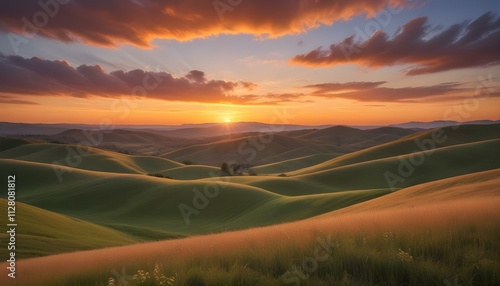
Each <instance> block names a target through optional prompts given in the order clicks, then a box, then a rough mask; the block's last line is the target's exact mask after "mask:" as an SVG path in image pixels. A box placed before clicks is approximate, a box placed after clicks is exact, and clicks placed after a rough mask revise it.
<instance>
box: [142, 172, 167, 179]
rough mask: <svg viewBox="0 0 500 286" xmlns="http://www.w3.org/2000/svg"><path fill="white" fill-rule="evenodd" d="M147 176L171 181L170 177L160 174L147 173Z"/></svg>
mask: <svg viewBox="0 0 500 286" xmlns="http://www.w3.org/2000/svg"><path fill="white" fill-rule="evenodd" d="M148 176H152V177H158V178H165V179H173V178H172V177H169V176H167V175H162V174H160V173H149V174H148Z"/></svg>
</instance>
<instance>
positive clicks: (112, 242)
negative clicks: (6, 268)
mask: <svg viewBox="0 0 500 286" xmlns="http://www.w3.org/2000/svg"><path fill="white" fill-rule="evenodd" d="M0 209H2V210H5V212H6V210H7V201H6V200H5V199H0ZM16 223H17V225H18V227H17V228H16V245H17V248H16V256H17V258H25V257H33V256H45V255H50V254H55V253H61V252H71V251H76V250H88V249H96V248H104V247H109V246H118V245H126V244H132V243H135V242H137V241H138V240H137V239H135V238H133V237H131V236H129V235H126V234H124V233H121V232H119V231H116V230H113V229H110V228H106V227H103V226H100V225H96V224H92V223H89V222H86V221H82V220H79V219H76V218H72V217H68V216H64V215H60V214H57V213H54V212H50V211H47V210H43V209H40V208H37V207H33V206H30V205H28V204H24V203H21V202H18V203H17V204H16ZM5 228H6V226H5V225H2V228H1V229H2V230H3V231H2V234H1V235H0V239H1V240H2V241H7V235H6V229H5ZM4 246H5V247H2V248H1V249H0V255H1V256H2V257H7V247H6V245H4Z"/></svg>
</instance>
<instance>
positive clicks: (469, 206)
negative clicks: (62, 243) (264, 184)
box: [0, 170, 500, 285]
mask: <svg viewBox="0 0 500 286" xmlns="http://www.w3.org/2000/svg"><path fill="white" fill-rule="evenodd" d="M498 175H499V170H493V171H487V172H481V173H477V174H470V175H465V176H461V177H456V178H451V179H447V180H442V181H437V182H433V183H427V184H423V185H419V186H414V187H411V188H408V189H403V190H400V191H398V192H396V193H394V194H392V195H388V196H384V197H381V198H379V199H376V200H373V201H368V202H365V203H361V204H359V205H356V206H352V207H350V208H351V211H350V212H345V211H344V210H339V211H335V212H332V213H330V214H328V216H321V217H317V218H313V219H308V220H304V221H300V222H294V223H288V224H282V225H275V226H270V227H265V228H257V229H250V230H244V231H236V232H228V233H221V234H212V235H204V236H197V237H191V238H185V239H178V240H170V241H164V242H155V243H146V244H141V245H132V246H124V247H118V248H108V249H102V250H94V251H86V252H78V253H70V254H63V255H57V256H49V257H42V258H35V259H28V260H24V261H23V263H22V264H20V265H19V268H18V275H19V280H18V283H22V285H106V284H107V282H108V279H109V278H110V277H115V278H116V276H114V275H113V273H116V272H118V273H120V274H123V273H122V269H123V271H125V274H127V275H132V274H134V273H135V272H136V271H137V270H139V269H142V270H146V271H150V272H151V271H152V270H153V267H154V265H155V263H158V264H160V265H161V267H160V271H161V272H162V273H164V274H165V275H167V276H169V277H173V278H174V279H175V283H174V285H190V284H194V283H196V285H255V284H261V285H283V284H286V282H290V283H300V284H301V285H453V283H455V284H456V285H498V283H499V282H500V250H499V248H498V236H499V235H500V209H499V208H498V205H499V204H500V196H499V193H500V185H499V182H498V180H499V179H498ZM486 187H487V188H486ZM457 194H459V195H457ZM391 196H392V197H391ZM398 196H399V197H398ZM377 200H378V201H379V202H378V203H375V204H373V202H376V201H377ZM413 200H414V201H416V202H417V203H416V204H413V205H412V204H411V201H413ZM319 257H321V259H319ZM304 261H307V262H304ZM69 262H71V263H69ZM4 265H5V263H4V264H3V265H0V266H1V267H3V266H4ZM313 265H314V267H313ZM308 266H310V267H308ZM50 269H58V270H59V271H57V272H55V273H54V272H51V271H49V270H50ZM113 270H115V272H113ZM49 273H50V274H49ZM118 278H119V277H118ZM5 279H7V278H5V276H2V277H0V282H1V281H3V280H5ZM294 281H295V282H294ZM129 283H130V285H137V284H134V282H133V281H132V280H130V281H129Z"/></svg>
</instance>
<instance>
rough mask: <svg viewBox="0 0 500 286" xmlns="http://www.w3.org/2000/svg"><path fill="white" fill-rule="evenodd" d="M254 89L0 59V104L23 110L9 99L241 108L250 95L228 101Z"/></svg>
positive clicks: (201, 76)
mask: <svg viewBox="0 0 500 286" xmlns="http://www.w3.org/2000/svg"><path fill="white" fill-rule="evenodd" d="M254 87H255V84H253V83H249V82H231V81H224V80H209V79H207V78H206V76H205V73H204V72H202V71H197V70H193V71H190V72H189V73H188V74H186V75H185V76H182V77H174V76H172V75H171V74H169V73H166V72H148V71H143V70H140V69H136V70H132V71H127V72H126V71H122V70H117V71H113V72H110V73H107V72H105V71H104V70H103V69H102V68H101V67H100V66H99V65H94V66H88V65H81V66H79V67H77V68H73V67H72V66H71V65H70V64H69V63H68V62H66V61H61V60H56V61H49V60H44V59H40V58H37V57H33V58H30V59H27V58H22V57H19V56H4V55H2V54H0V103H17V104H21V103H22V104H27V103H29V102H25V101H22V100H18V99H16V98H12V96H13V95H16V94H17V95H38V96H46V95H60V96H61V95H64V96H73V97H88V96H102V97H119V96H127V95H128V96H136V97H141V98H146V97H148V98H156V99H162V100H169V101H184V102H202V103H233V104H247V103H250V102H253V101H255V100H257V99H258V96H256V95H247V96H233V95H232V92H233V91H234V90H235V89H237V88H243V89H246V90H252V89H253V88H254Z"/></svg>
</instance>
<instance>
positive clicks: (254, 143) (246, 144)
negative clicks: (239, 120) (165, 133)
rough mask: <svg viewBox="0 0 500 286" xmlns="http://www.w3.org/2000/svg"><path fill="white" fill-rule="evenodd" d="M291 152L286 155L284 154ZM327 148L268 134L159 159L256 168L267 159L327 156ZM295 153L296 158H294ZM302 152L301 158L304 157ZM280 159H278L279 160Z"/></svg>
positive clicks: (198, 147)
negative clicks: (229, 163)
mask: <svg viewBox="0 0 500 286" xmlns="http://www.w3.org/2000/svg"><path fill="white" fill-rule="evenodd" d="M290 150H294V152H292V153H291V154H290V155H286V154H285V153H287V152H290ZM329 151H331V150H330V148H328V147H324V146H319V145H316V144H313V143H309V142H307V141H303V140H300V139H296V138H292V137H286V136H283V135H277V134H274V135H272V134H270V135H263V136H249V137H244V138H238V139H234V140H225V141H219V142H215V143H209V144H201V145H194V146H190V147H186V148H182V149H179V150H176V151H173V152H169V153H166V154H164V155H163V156H162V157H164V158H169V159H173V160H176V161H184V160H191V161H193V162H195V163H197V164H206V165H214V166H220V164H221V163H222V162H229V161H233V160H234V161H237V162H239V163H244V164H253V165H257V164H260V163H261V162H262V161H264V160H266V162H265V163H270V162H268V161H267V159H268V158H270V157H273V156H274V157H277V158H276V159H275V160H276V161H281V160H285V159H291V158H295V157H300V156H305V155H311V154H317V153H322V152H329ZM297 152H299V153H300V155H298V156H297V155H296V154H297ZM304 152H305V154H304ZM280 155H281V156H280Z"/></svg>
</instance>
